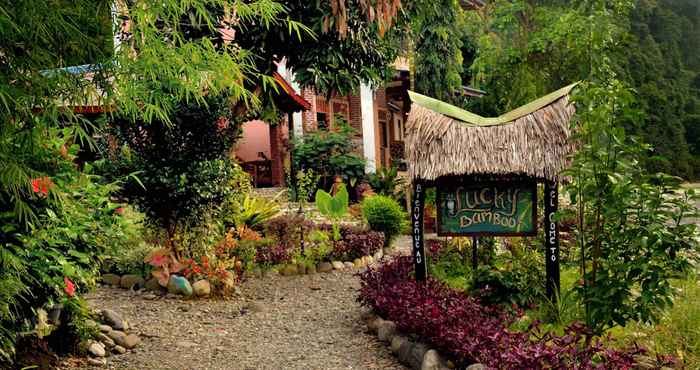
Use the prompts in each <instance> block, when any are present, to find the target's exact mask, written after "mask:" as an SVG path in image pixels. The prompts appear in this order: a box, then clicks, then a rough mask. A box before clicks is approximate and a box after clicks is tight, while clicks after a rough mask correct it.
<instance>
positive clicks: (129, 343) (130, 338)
mask: <svg viewBox="0 0 700 370" xmlns="http://www.w3.org/2000/svg"><path fill="white" fill-rule="evenodd" d="M140 343H141V338H139V336H138V335H136V334H129V335H127V336H125V337H124V340H123V341H122V343H119V345H120V346H122V347H124V348H126V349H132V348H134V347H136V346H137V345H139V344H140Z"/></svg>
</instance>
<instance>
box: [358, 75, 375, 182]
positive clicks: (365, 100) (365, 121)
mask: <svg viewBox="0 0 700 370" xmlns="http://www.w3.org/2000/svg"><path fill="white" fill-rule="evenodd" d="M360 109H361V111H362V149H363V153H364V156H365V172H366V173H374V172H376V171H377V158H376V151H375V143H376V142H375V139H374V93H373V92H372V89H371V88H370V87H369V86H368V85H366V84H362V86H361V87H360Z"/></svg>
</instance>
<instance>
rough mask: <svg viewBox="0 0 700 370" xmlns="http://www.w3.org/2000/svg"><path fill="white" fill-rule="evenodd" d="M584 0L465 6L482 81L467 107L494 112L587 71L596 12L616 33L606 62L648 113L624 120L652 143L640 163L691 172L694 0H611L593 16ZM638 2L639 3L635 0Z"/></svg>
mask: <svg viewBox="0 0 700 370" xmlns="http://www.w3.org/2000/svg"><path fill="white" fill-rule="evenodd" d="M591 4H592V3H591V2H587V1H575V2H568V1H553V2H552V1H547V2H541V1H525V0H519V1H500V0H496V1H493V2H489V3H488V5H487V6H486V7H485V8H484V10H483V11H480V12H469V13H468V14H467V21H466V22H465V24H466V26H467V29H468V31H467V36H466V40H465V42H464V48H465V49H469V48H471V47H472V46H473V48H474V55H473V56H472V57H471V58H467V60H466V61H465V63H467V64H468V65H469V66H468V67H469V73H468V76H463V77H468V78H470V79H471V83H472V84H473V85H474V86H475V87H478V88H481V89H483V90H486V91H487V92H488V95H487V96H486V97H484V98H481V99H477V100H472V101H470V102H469V103H468V107H469V109H471V110H474V111H476V112H478V113H481V114H483V115H499V114H502V113H504V112H506V111H508V110H511V109H514V108H516V107H518V106H520V105H522V104H525V103H527V102H529V101H531V100H533V99H535V98H537V97H539V96H542V95H544V94H546V93H549V92H551V91H554V90H556V89H557V88H560V87H562V86H565V85H567V84H569V83H572V82H576V81H582V80H586V79H588V78H589V75H590V73H591V68H590V56H589V54H588V51H589V50H590V49H591V47H594V46H592V44H593V43H600V41H601V40H599V39H596V38H595V37H596V36H595V35H592V34H591V33H590V28H589V24H590V22H596V23H597V24H598V26H600V27H603V29H606V30H608V31H610V32H613V33H614V34H615V36H614V37H615V41H616V42H615V43H608V44H606V45H605V48H607V55H608V58H609V59H610V60H609V63H610V66H611V68H612V70H613V71H615V73H617V75H618V78H619V79H620V80H621V81H622V82H624V83H625V84H627V85H628V86H630V87H631V88H633V89H634V90H635V93H636V98H637V99H638V105H639V107H640V109H641V110H642V113H643V114H644V115H643V116H641V117H637V118H636V119H635V120H634V121H632V120H627V121H625V122H624V126H626V128H627V129H628V131H629V132H630V133H631V134H635V135H637V136H640V137H641V138H642V139H643V140H644V141H645V142H648V143H650V144H652V145H653V147H654V151H653V152H650V154H649V155H647V158H646V159H645V160H644V161H643V164H645V165H646V167H647V168H648V169H649V170H652V171H659V170H661V171H664V172H668V173H670V174H673V175H679V176H683V177H685V178H693V177H695V176H697V172H698V168H700V167H699V166H698V164H697V152H698V149H697V148H698V142H697V140H698V137H700V135H698V127H699V126H698V111H699V110H700V108H699V107H700V105H699V104H698V99H700V89H699V88H698V81H699V80H698V78H699V76H700V67H698V64H699V63H698V62H697V61H698V60H700V54H699V53H700V52H698V50H700V47H698V46H697V45H698V42H700V41H698V36H697V35H698V34H699V32H698V27H699V26H700V4H698V3H697V2H692V1H687V0H664V1H636V2H625V3H616V2H610V3H607V5H606V6H607V7H608V8H610V9H611V13H615V12H616V10H615V9H616V8H618V7H620V6H624V7H626V11H625V12H624V14H621V13H616V14H618V17H617V18H614V19H612V18H608V19H607V20H605V21H604V22H603V23H600V18H598V19H596V20H593V21H592V20H591V19H590V18H589V10H590V8H591V6H592V5H591ZM633 5H636V6H633Z"/></svg>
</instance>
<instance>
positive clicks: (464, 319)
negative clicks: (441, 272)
mask: <svg viewBox="0 0 700 370" xmlns="http://www.w3.org/2000/svg"><path fill="white" fill-rule="evenodd" d="M412 271H413V263H412V261H411V258H410V257H397V258H395V259H394V260H392V261H390V262H388V263H386V264H383V265H381V266H379V267H377V268H370V269H367V270H366V271H365V272H363V273H361V274H360V278H361V288H360V297H359V298H358V300H359V301H360V302H361V303H362V304H363V305H365V306H369V307H371V308H372V309H373V310H374V311H375V312H376V313H377V314H379V315H380V316H382V317H384V318H385V319H388V320H391V321H394V322H395V323H396V325H397V326H398V327H399V329H400V330H402V331H404V332H406V333H413V334H416V335H418V336H419V337H420V338H421V340H422V341H424V342H427V343H429V344H430V345H431V346H432V347H434V348H435V349H437V350H438V351H440V352H442V353H444V354H445V355H447V356H449V357H451V358H453V359H455V360H456V361H457V362H459V363H460V364H461V365H463V366H466V365H469V364H471V363H476V362H478V363H482V364H484V365H486V366H487V367H489V368H494V369H574V368H575V369H632V368H635V359H634V356H635V355H638V354H641V353H643V352H645V350H644V349H642V348H637V347H636V348H631V349H629V350H617V349H611V348H606V347H605V345H604V342H603V341H601V340H599V339H597V340H592V341H587V340H586V337H587V334H589V333H588V331H587V328H586V327H585V326H584V325H582V324H578V323H577V324H573V325H571V326H570V327H569V328H568V329H567V331H566V333H565V335H563V336H559V335H555V334H552V333H541V332H540V328H539V324H538V323H533V324H532V325H531V326H530V328H529V330H528V331H527V332H516V331H511V330H509V328H508V327H509V325H510V324H512V323H513V321H514V320H515V319H516V318H517V317H516V316H514V315H512V314H509V313H507V312H505V311H503V310H502V309H500V308H497V307H495V306H493V307H490V306H485V305H482V304H481V303H480V302H479V301H478V300H477V299H475V298H473V297H470V296H468V295H466V294H464V293H462V292H458V291H456V290H453V289H451V288H449V287H447V286H445V285H444V284H442V283H441V282H439V281H437V280H435V279H431V278H429V279H428V280H427V281H426V282H424V283H419V282H416V281H415V280H414V279H413V278H412V277H411V274H412ZM608 339H609V338H608ZM669 363H670V361H669V359H667V358H659V359H658V365H659V367H661V366H664V365H667V364H669Z"/></svg>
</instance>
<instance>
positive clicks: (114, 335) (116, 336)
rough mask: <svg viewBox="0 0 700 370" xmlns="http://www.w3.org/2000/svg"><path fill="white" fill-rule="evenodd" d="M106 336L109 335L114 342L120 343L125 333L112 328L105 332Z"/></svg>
mask: <svg viewBox="0 0 700 370" xmlns="http://www.w3.org/2000/svg"><path fill="white" fill-rule="evenodd" d="M107 336H108V337H110V338H111V339H112V340H113V341H114V343H116V344H119V345H121V343H122V341H123V340H124V337H126V333H124V332H123V331H120V330H112V331H110V332H109V333H107Z"/></svg>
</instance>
